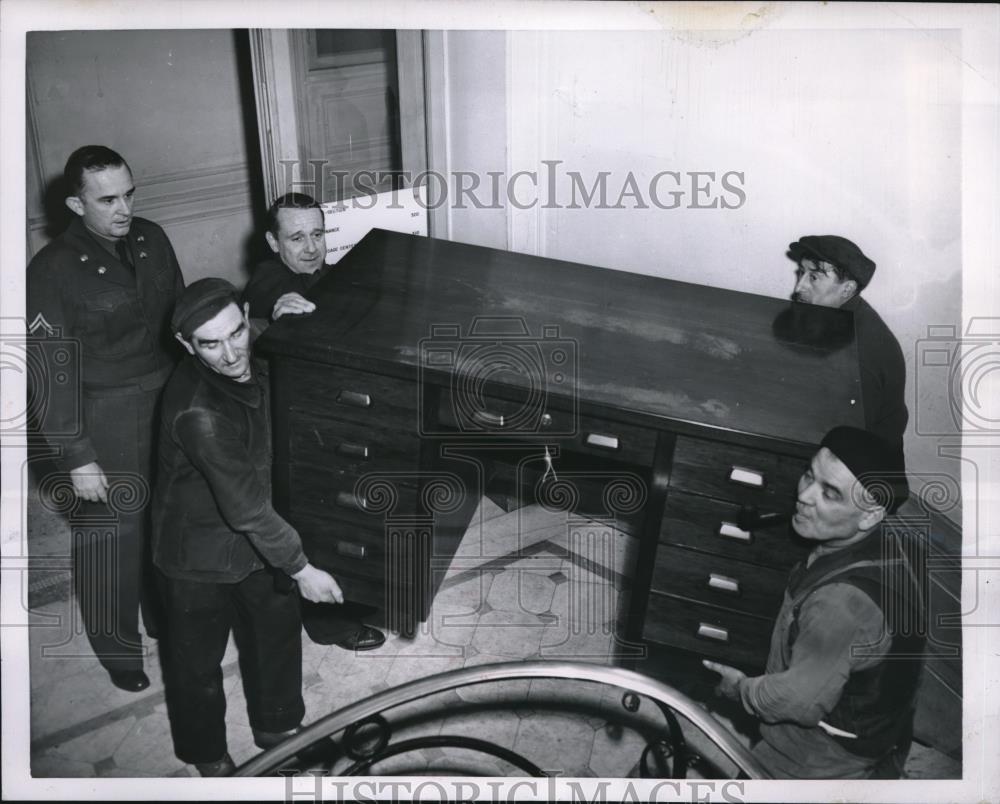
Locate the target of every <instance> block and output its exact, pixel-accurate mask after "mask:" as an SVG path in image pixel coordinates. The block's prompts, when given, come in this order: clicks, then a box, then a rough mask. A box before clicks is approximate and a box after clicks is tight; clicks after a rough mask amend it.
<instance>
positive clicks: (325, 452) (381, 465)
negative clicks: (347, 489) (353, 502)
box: [288, 408, 420, 476]
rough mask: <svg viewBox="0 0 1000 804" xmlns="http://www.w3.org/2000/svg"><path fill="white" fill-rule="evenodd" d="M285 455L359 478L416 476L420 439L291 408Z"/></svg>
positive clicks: (294, 461)
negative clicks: (377, 474) (403, 473)
mask: <svg viewBox="0 0 1000 804" xmlns="http://www.w3.org/2000/svg"><path fill="white" fill-rule="evenodd" d="M288 418H289V428H288V429H289V444H288V454H289V460H290V461H291V462H292V463H298V464H308V465H311V466H315V467H329V468H334V469H338V470H343V471H346V472H350V473H353V474H355V475H357V476H361V475H363V474H366V473H368V472H383V471H410V472H416V470H417V468H418V466H419V463H420V439H419V438H418V437H417V435H416V434H415V433H412V432H400V431H396V430H391V429H387V428H384V427H365V426H361V425H359V424H357V423H356V422H345V421H340V420H338V419H330V418H327V417H326V416H318V415H316V414H315V413H313V412H311V411H304V410H299V409H297V408H292V409H291V411H290V412H289V417H288Z"/></svg>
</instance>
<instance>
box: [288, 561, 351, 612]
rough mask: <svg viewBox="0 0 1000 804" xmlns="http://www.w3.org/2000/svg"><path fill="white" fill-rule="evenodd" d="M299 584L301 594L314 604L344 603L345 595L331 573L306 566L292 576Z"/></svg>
mask: <svg viewBox="0 0 1000 804" xmlns="http://www.w3.org/2000/svg"><path fill="white" fill-rule="evenodd" d="M292 577H293V578H294V579H295V580H296V581H297V582H298V584H299V594H301V595H302V597H304V598H305V599H306V600H311V601H312V602H313V603H343V602H344V593H343V592H341V591H340V586H339V585H338V584H337V582H336V581H335V580H334V579H333V576H332V575H331V574H330V573H329V572H324V571H323V570H321V569H318V568H317V567H314V566H313V565H312V564H306V565H305V566H304V567H303V568H302V569H300V570H299V571H298V572H296V573H295V574H294V575H293V576H292Z"/></svg>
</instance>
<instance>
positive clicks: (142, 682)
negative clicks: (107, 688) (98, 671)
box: [108, 670, 149, 692]
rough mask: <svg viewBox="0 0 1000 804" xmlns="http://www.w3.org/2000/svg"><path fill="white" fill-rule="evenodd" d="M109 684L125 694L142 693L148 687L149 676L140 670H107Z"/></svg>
mask: <svg viewBox="0 0 1000 804" xmlns="http://www.w3.org/2000/svg"><path fill="white" fill-rule="evenodd" d="M108 675H109V676H111V683H112V684H114V685H115V686H116V687H118V689H120V690H125V692H142V691H143V690H144V689H146V687H148V686H149V676H147V675H146V674H145V673H144V672H142V670H108Z"/></svg>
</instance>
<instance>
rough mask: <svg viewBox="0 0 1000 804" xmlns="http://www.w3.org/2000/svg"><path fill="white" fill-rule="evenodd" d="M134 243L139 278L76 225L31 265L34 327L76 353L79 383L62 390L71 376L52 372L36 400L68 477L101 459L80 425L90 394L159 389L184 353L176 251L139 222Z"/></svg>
mask: <svg viewBox="0 0 1000 804" xmlns="http://www.w3.org/2000/svg"><path fill="white" fill-rule="evenodd" d="M126 239H127V243H128V247H129V250H130V251H131V254H132V259H133V262H134V265H135V268H134V271H133V270H132V269H131V268H129V267H128V266H126V265H124V264H122V263H121V262H119V261H118V259H117V258H116V257H115V256H114V255H113V254H112V253H110V252H109V251H108V250H107V249H106V248H104V247H103V246H102V245H101V244H100V243H99V242H98V241H97V240H96V235H91V234H90V233H89V232H88V231H87V229H86V228H85V226H84V225H83V221H82V220H81V219H80V218H74V219H73V222H72V223H71V224H70V225H69V227H67V229H66V231H65V232H63V233H62V234H61V235H59V236H58V237H57V238H55V240H53V241H52V242H51V243H49V244H48V245H47V246H45V248H43V249H42V250H41V251H40V252H38V254H37V255H36V256H35V258H34V259H32V261H31V263H30V264H29V265H28V273H27V286H28V300H27V320H28V325H29V328H31V329H32V332H33V334H34V335H35V336H41V335H42V334H45V333H46V332H49V333H50V337H51V338H53V343H55V341H58V340H59V339H62V342H63V343H65V344H66V345H67V346H68V348H69V352H68V353H69V356H70V361H71V366H70V368H71V373H70V381H69V382H60V381H59V379H60V378H62V377H63V376H65V375H63V374H61V373H60V372H58V371H57V370H56V368H55V367H53V366H45V367H44V375H43V377H42V379H43V381H44V386H45V387H44V388H42V389H39V388H35V389H34V393H35V395H36V397H37V396H38V395H39V393H42V394H43V395H44V406H43V407H44V409H43V410H42V411H40V414H39V415H40V418H41V421H39V422H38V426H39V427H40V429H41V430H42V432H43V433H45V434H46V436H47V439H48V441H49V442H50V444H53V445H54V446H55V445H58V446H59V447H61V448H62V454H61V457H60V458H59V463H60V466H61V468H62V469H64V470H69V469H74V468H77V467H79V466H85V465H86V464H88V463H91V462H92V461H95V460H97V461H99V459H100V458H99V456H98V455H96V453H95V450H94V448H93V445H92V444H91V442H90V439H89V438H88V435H87V427H86V423H85V421H83V420H82V417H81V401H80V393H81V390H82V392H83V394H84V395H86V394H95V395H99V394H101V393H109V392H112V393H113V392H115V391H116V390H117V391H125V392H127V391H128V390H129V388H134V389H139V390H151V389H155V388H159V387H161V386H162V385H163V384H164V383H165V382H166V380H167V378H168V377H169V375H170V371H171V370H172V368H173V366H174V365H175V363H176V361H177V359H178V358H179V356H180V354H181V352H180V351H179V345H178V344H177V343H176V341H175V340H174V339H173V337H172V334H171V332H170V315H171V313H172V312H173V307H174V302H175V301H176V299H177V296H178V295H179V294H180V292H181V291H182V290H183V289H184V279H183V276H182V275H181V271H180V267H179V266H178V264H177V257H176V256H175V255H174V250H173V247H172V246H171V245H170V241H169V240H168V239H167V236H166V234H165V233H164V231H163V229H161V228H160V227H159V226H157V225H156V224H155V223H153V222H152V221H148V220H145V219H143V218H138V217H136V218H133V219H132V226H131V228H130V230H129V233H128V235H127V238H126ZM39 317H41V318H39ZM40 327H41V329H40ZM43 351H46V352H47V353H49V354H51V353H52V350H51V349H47V350H43ZM64 354H65V352H64ZM36 382H37V379H36Z"/></svg>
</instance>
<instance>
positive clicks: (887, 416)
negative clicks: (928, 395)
mask: <svg viewBox="0 0 1000 804" xmlns="http://www.w3.org/2000/svg"><path fill="white" fill-rule="evenodd" d="M789 255H790V256H791V258H792V259H793V260H795V262H796V263H798V268H797V270H796V272H795V275H796V282H795V291H794V293H793V294H792V299H793V300H795V301H800V302H806V303H807V304H818V305H822V306H823V307H840V308H841V309H844V310H850V311H851V312H852V313H853V314H854V331H855V340H856V342H857V345H858V359H859V362H860V364H861V366H860V367H861V394H862V401H863V402H864V412H865V427H866V428H867V429H868V430H871V431H872V432H874V433H877V434H879V435H881V436H882V437H883V438H886V439H888V440H890V441H898V442H900V443H901V442H902V439H903V431H904V430H906V422H907V420H908V419H909V413H908V411H907V410H906V402H905V392H906V364H905V363H904V362H903V351H902V349H900V348H899V342H898V341H897V340H896V337H895V336H894V335H893V334H892V332H891V331H890V330H889V328H888V327H887V326H886V325H885V322H884V321H883V320H882V319H881V317H880V316H879V314H878V313H876V312H875V310H873V309H872V307H871V305H869V304H868V302H866V301H865V300H864V299H863V298H861V291H862V290H864V289H865V287H867V285H868V283H869V282H870V281H871V278H872V276H873V275H874V274H875V263H874V262H872V260H871V259H869V258H868V257H867V256H865V254H864V253H863V252H862V251H861V249H860V248H858V247H857V246H856V245H855V244H854V243H852V242H851V241H850V240H848V239H847V238H844V237H839V236H837V235H809V236H808V237H803V238H801V239H799V240H797V241H796V242H794V243H792V244H791V245H789Z"/></svg>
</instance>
